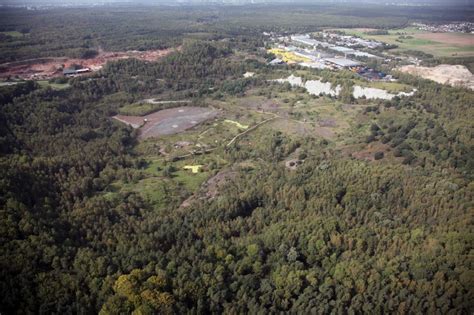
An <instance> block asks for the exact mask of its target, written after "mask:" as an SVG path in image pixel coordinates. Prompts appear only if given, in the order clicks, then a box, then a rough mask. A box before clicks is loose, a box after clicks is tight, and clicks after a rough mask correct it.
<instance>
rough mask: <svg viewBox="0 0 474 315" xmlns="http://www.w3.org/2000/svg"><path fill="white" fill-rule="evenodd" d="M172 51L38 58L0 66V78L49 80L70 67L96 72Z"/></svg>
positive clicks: (156, 57) (149, 59)
mask: <svg viewBox="0 0 474 315" xmlns="http://www.w3.org/2000/svg"><path fill="white" fill-rule="evenodd" d="M173 51H174V49H163V50H150V51H127V52H103V51H102V52H100V53H99V55H98V56H97V57H95V58H91V59H73V58H66V57H58V58H38V59H30V60H23V61H15V62H9V63H4V64H0V78H7V77H18V78H20V79H26V80H30V79H51V78H54V77H59V76H62V75H63V74H62V69H64V68H69V67H71V66H72V65H74V64H76V65H81V66H82V67H83V68H90V69H91V70H92V71H98V70H100V69H102V67H103V66H104V65H105V64H106V63H107V62H108V61H114V60H119V59H128V58H136V59H140V60H145V61H156V60H157V59H159V58H161V57H163V56H166V55H168V54H170V53H171V52H173Z"/></svg>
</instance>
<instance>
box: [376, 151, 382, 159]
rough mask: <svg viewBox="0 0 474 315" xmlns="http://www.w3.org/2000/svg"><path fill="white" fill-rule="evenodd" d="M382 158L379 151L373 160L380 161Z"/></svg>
mask: <svg viewBox="0 0 474 315" xmlns="http://www.w3.org/2000/svg"><path fill="white" fill-rule="evenodd" d="M383 157H384V153H383V152H381V151H379V152H375V154H374V159H375V160H381V159H383Z"/></svg>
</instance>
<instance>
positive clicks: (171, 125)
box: [113, 107, 218, 139]
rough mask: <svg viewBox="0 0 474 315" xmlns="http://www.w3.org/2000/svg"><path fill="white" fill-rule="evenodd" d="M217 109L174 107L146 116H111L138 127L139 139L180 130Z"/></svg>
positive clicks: (207, 116) (204, 119)
mask: <svg viewBox="0 0 474 315" xmlns="http://www.w3.org/2000/svg"><path fill="white" fill-rule="evenodd" d="M217 113H218V111H217V110H215V109H211V108H206V107H176V108H170V109H164V110H160V111H158V112H156V113H153V114H149V115H146V116H125V115H117V116H114V117H113V118H114V119H116V120H118V121H121V122H123V123H126V124H128V125H130V126H132V127H133V128H140V136H139V138H140V139H146V138H152V137H159V136H162V135H170V134H175V133H179V132H182V131H184V130H187V129H189V128H192V127H194V126H196V125H198V124H200V123H202V122H204V121H206V120H208V119H210V118H214V117H215V116H216V115H217Z"/></svg>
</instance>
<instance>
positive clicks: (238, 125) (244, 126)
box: [224, 119, 249, 129]
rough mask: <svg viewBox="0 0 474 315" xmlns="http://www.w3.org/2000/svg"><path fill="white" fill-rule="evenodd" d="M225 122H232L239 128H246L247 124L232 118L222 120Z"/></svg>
mask: <svg viewBox="0 0 474 315" xmlns="http://www.w3.org/2000/svg"><path fill="white" fill-rule="evenodd" d="M224 121H225V122H226V123H230V124H234V125H236V126H237V127H239V128H240V129H248V128H249V126H247V125H242V124H241V123H239V122H238V121H234V120H230V119H226V120H224Z"/></svg>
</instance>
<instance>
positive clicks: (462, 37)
mask: <svg viewBox="0 0 474 315" xmlns="http://www.w3.org/2000/svg"><path fill="white" fill-rule="evenodd" d="M416 37H417V38H421V39H428V40H432V41H435V42H440V43H444V44H451V45H456V46H462V47H467V46H474V35H473V34H457V33H424V34H417V35H416Z"/></svg>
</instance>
